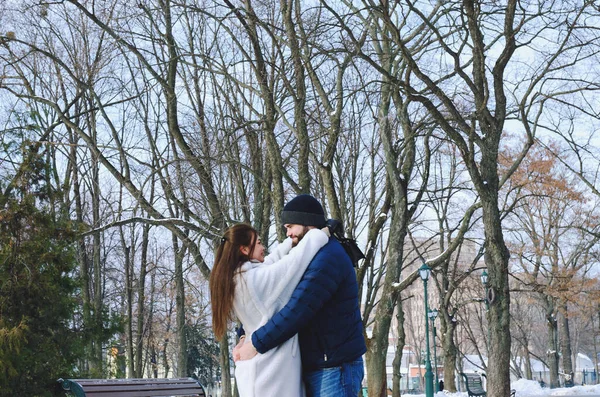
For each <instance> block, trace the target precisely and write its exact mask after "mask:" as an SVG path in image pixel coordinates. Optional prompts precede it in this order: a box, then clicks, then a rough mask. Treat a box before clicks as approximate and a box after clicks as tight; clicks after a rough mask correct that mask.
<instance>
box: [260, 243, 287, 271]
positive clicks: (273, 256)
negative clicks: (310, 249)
mask: <svg viewBox="0 0 600 397" xmlns="http://www.w3.org/2000/svg"><path fill="white" fill-rule="evenodd" d="M291 249H292V239H291V238H289V237H288V238H286V239H285V240H283V241H282V242H281V243H280V244H278V245H277V247H275V249H274V250H273V252H271V253H270V254H269V255H267V257H266V258H265V261H264V262H263V264H264V265H272V264H273V263H275V262H277V261H278V260H280V259H281V258H283V257H284V256H286V255H287V254H288V253H289V252H290V250H291Z"/></svg>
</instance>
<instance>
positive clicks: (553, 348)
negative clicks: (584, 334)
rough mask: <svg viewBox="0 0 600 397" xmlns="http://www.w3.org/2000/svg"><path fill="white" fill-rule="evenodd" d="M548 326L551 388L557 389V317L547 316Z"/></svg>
mask: <svg viewBox="0 0 600 397" xmlns="http://www.w3.org/2000/svg"><path fill="white" fill-rule="evenodd" d="M546 319H547V322H546V324H547V327H548V367H549V372H550V388H551V389H555V388H557V387H558V386H559V384H558V334H557V333H558V327H557V323H556V318H555V317H554V316H552V315H550V316H548V317H547V318H546Z"/></svg>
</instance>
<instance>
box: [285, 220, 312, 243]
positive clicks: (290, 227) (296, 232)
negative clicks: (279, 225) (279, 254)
mask: <svg viewBox="0 0 600 397" xmlns="http://www.w3.org/2000/svg"><path fill="white" fill-rule="evenodd" d="M283 227H284V228H285V231H286V233H285V234H286V236H288V237H291V238H292V247H295V246H296V245H298V243H299V242H300V240H302V237H304V235H305V234H306V233H307V232H308V230H309V227H308V226H304V225H296V224H295V223H286V224H285V225H283Z"/></svg>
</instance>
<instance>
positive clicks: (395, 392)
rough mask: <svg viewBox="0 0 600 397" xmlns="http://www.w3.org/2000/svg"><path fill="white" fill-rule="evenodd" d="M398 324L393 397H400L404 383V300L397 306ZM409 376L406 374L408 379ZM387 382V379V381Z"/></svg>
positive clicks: (393, 365) (400, 300)
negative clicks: (402, 371)
mask: <svg viewBox="0 0 600 397" xmlns="http://www.w3.org/2000/svg"><path fill="white" fill-rule="evenodd" d="M396 311H397V312H396V323H397V324H398V340H397V341H396V355H395V356H394V362H393V363H392V368H393V378H392V397H400V389H401V387H402V386H401V384H400V382H402V374H401V373H400V368H401V367H402V355H403V350H404V345H405V343H406V334H405V333H404V309H403V307H402V299H398V305H397V306H396ZM408 377H409V374H408V373H407V374H406V378H407V379H408ZM386 380H387V379H386Z"/></svg>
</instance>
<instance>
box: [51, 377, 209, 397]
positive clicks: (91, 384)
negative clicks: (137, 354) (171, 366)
mask: <svg viewBox="0 0 600 397" xmlns="http://www.w3.org/2000/svg"><path fill="white" fill-rule="evenodd" d="M59 382H61V383H62V386H63V389H65V390H68V391H71V392H72V393H74V394H75V395H76V396H85V397H108V396H114V397H149V396H181V397H185V396H200V397H206V393H205V391H204V388H203V387H202V385H200V384H199V383H198V382H197V381H196V380H194V379H192V378H173V379H67V380H62V379H59ZM82 392H83V393H85V394H82Z"/></svg>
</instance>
